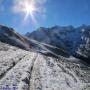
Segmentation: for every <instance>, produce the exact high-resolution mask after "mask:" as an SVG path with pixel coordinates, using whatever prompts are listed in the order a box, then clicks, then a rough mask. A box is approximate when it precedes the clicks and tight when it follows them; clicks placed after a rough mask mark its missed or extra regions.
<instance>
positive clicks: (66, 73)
mask: <svg viewBox="0 0 90 90" xmlns="http://www.w3.org/2000/svg"><path fill="white" fill-rule="evenodd" d="M69 59H70V58H68V60H69ZM72 59H73V58H72ZM74 59H75V58H74ZM76 60H77V59H76ZM76 60H75V61H76ZM3 88H4V89H3ZM5 88H9V89H10V88H11V89H12V90H13V88H14V89H15V88H16V90H90V68H89V67H88V66H86V65H83V64H82V63H80V62H79V61H77V62H71V61H67V60H65V58H59V59H56V58H52V57H48V56H45V55H42V54H40V53H37V52H34V51H33V52H32V51H30V52H28V51H24V50H21V49H19V48H16V47H13V46H10V45H8V44H4V43H1V42H0V90H7V89H5ZM9 89H8V90H9Z"/></svg>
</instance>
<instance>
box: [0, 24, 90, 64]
mask: <svg viewBox="0 0 90 90" xmlns="http://www.w3.org/2000/svg"><path fill="white" fill-rule="evenodd" d="M0 41H2V42H5V43H8V44H10V45H14V46H17V47H19V48H22V49H25V50H34V51H37V52H39V53H42V54H45V55H50V56H54V57H61V56H63V57H66V58H67V57H70V56H74V57H77V58H79V59H82V60H84V61H86V62H87V63H90V60H89V59H90V25H88V26H86V25H82V26H80V27H77V28H75V27H73V26H64V27H61V26H54V27H52V28H44V27H40V28H39V29H37V30H36V31H34V32H32V33H29V32H28V33H26V34H25V36H23V35H20V34H19V33H17V32H16V31H14V30H13V29H12V28H8V27H6V26H2V25H0Z"/></svg>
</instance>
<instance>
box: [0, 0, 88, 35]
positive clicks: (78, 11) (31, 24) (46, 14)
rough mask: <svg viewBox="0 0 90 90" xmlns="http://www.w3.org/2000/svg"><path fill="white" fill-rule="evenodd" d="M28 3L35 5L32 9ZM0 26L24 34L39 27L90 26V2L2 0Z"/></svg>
mask: <svg viewBox="0 0 90 90" xmlns="http://www.w3.org/2000/svg"><path fill="white" fill-rule="evenodd" d="M27 2H30V4H32V3H34V4H32V7H31V9H29V8H30V7H29V4H25V3H27ZM31 2H32V3H31ZM25 5H27V6H25ZM0 24H2V25H6V26H9V27H13V28H14V29H15V30H16V31H18V32H20V33H22V34H24V33H26V32H32V31H33V30H36V29H37V28H39V27H52V26H55V25H60V26H65V25H73V26H79V25H82V24H86V25H88V24H90V0H0Z"/></svg>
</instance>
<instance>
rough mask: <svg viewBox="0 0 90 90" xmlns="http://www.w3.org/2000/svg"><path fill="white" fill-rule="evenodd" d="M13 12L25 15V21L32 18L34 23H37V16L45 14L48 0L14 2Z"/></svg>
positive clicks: (19, 0)
mask: <svg viewBox="0 0 90 90" xmlns="http://www.w3.org/2000/svg"><path fill="white" fill-rule="evenodd" d="M14 1H15V2H14V6H13V11H14V12H16V13H20V14H24V15H25V18H24V20H25V21H26V20H28V18H29V17H31V19H32V21H33V22H35V23H37V20H36V17H35V15H36V16H37V17H38V15H42V16H43V14H45V13H44V11H45V8H44V3H45V1H46V0H14Z"/></svg>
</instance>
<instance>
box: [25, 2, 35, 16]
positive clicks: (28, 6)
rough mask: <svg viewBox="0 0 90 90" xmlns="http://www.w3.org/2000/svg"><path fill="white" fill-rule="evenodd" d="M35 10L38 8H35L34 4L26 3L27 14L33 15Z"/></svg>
mask: <svg viewBox="0 0 90 90" xmlns="http://www.w3.org/2000/svg"><path fill="white" fill-rule="evenodd" d="M35 10H36V9H35V6H34V5H33V4H28V3H26V4H25V7H24V12H25V13H26V15H27V16H29V15H33V13H34V12H35Z"/></svg>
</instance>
